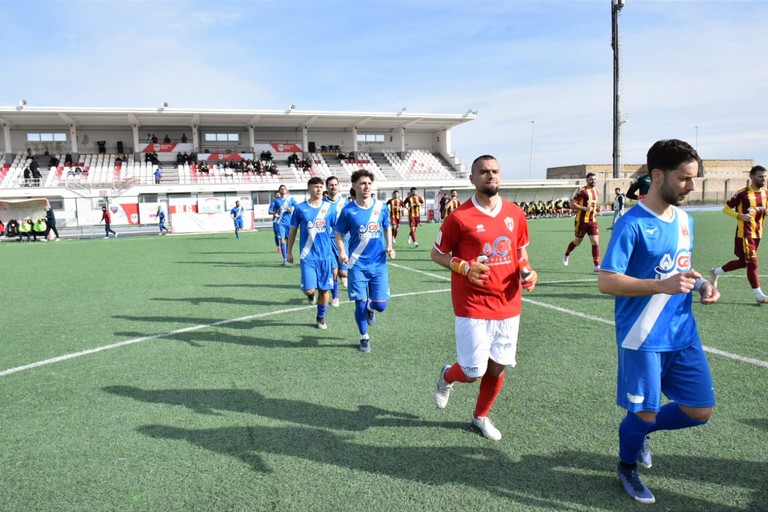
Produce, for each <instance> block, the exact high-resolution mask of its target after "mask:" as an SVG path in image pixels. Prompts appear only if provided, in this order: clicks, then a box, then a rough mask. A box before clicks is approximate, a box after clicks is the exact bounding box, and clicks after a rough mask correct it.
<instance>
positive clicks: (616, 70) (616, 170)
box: [611, 0, 624, 178]
mask: <svg viewBox="0 0 768 512" xmlns="http://www.w3.org/2000/svg"><path fill="white" fill-rule="evenodd" d="M611 4H612V6H611V19H612V27H613V29H612V31H611V32H612V38H611V47H612V48H613V177H614V178H621V92H620V89H621V72H620V67H619V57H620V55H621V48H620V46H619V14H620V13H621V8H622V7H624V0H611Z"/></svg>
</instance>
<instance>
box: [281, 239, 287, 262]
mask: <svg viewBox="0 0 768 512" xmlns="http://www.w3.org/2000/svg"><path fill="white" fill-rule="evenodd" d="M280 252H281V253H282V254H283V259H285V258H286V257H287V254H288V249H287V248H286V247H285V244H284V243H283V242H280Z"/></svg>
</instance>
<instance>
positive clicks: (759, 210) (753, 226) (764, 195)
mask: <svg viewBox="0 0 768 512" xmlns="http://www.w3.org/2000/svg"><path fill="white" fill-rule="evenodd" d="M725 204H726V205H727V206H728V207H729V208H730V209H732V210H733V211H735V212H736V213H750V212H751V213H752V220H751V221H743V220H741V219H737V220H736V222H737V224H736V237H738V238H753V239H757V238H762V236H763V224H764V223H765V208H766V207H768V192H766V191H765V190H764V189H762V188H760V189H754V188H752V187H745V188H743V189H741V190H739V191H738V192H736V194H735V195H734V196H733V197H732V198H730V199H729V200H728V201H727V202H726V203H725Z"/></svg>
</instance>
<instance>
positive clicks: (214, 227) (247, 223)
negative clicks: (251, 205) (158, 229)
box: [172, 212, 253, 233]
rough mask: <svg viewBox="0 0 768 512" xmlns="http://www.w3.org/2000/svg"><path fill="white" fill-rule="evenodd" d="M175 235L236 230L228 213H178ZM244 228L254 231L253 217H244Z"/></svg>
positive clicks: (175, 216) (174, 219)
mask: <svg viewBox="0 0 768 512" xmlns="http://www.w3.org/2000/svg"><path fill="white" fill-rule="evenodd" d="M172 219H173V232H174V233H213V232H225V231H233V232H234V230H235V225H234V223H233V221H232V217H231V216H230V215H229V212H227V213H205V214H203V213H177V214H175V215H173V217H172ZM243 228H244V229H253V216H252V215H250V212H247V214H246V215H244V216H243Z"/></svg>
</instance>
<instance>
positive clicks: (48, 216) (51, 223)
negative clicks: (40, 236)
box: [45, 205, 60, 242]
mask: <svg viewBox="0 0 768 512" xmlns="http://www.w3.org/2000/svg"><path fill="white" fill-rule="evenodd" d="M45 222H46V224H47V225H48V229H46V230H45V239H46V240H48V235H49V234H50V233H51V231H53V233H54V234H55V235H56V241H57V242H58V241H59V240H60V238H59V230H58V229H56V216H55V215H54V214H53V209H52V208H51V206H50V205H47V206H46V207H45Z"/></svg>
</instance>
